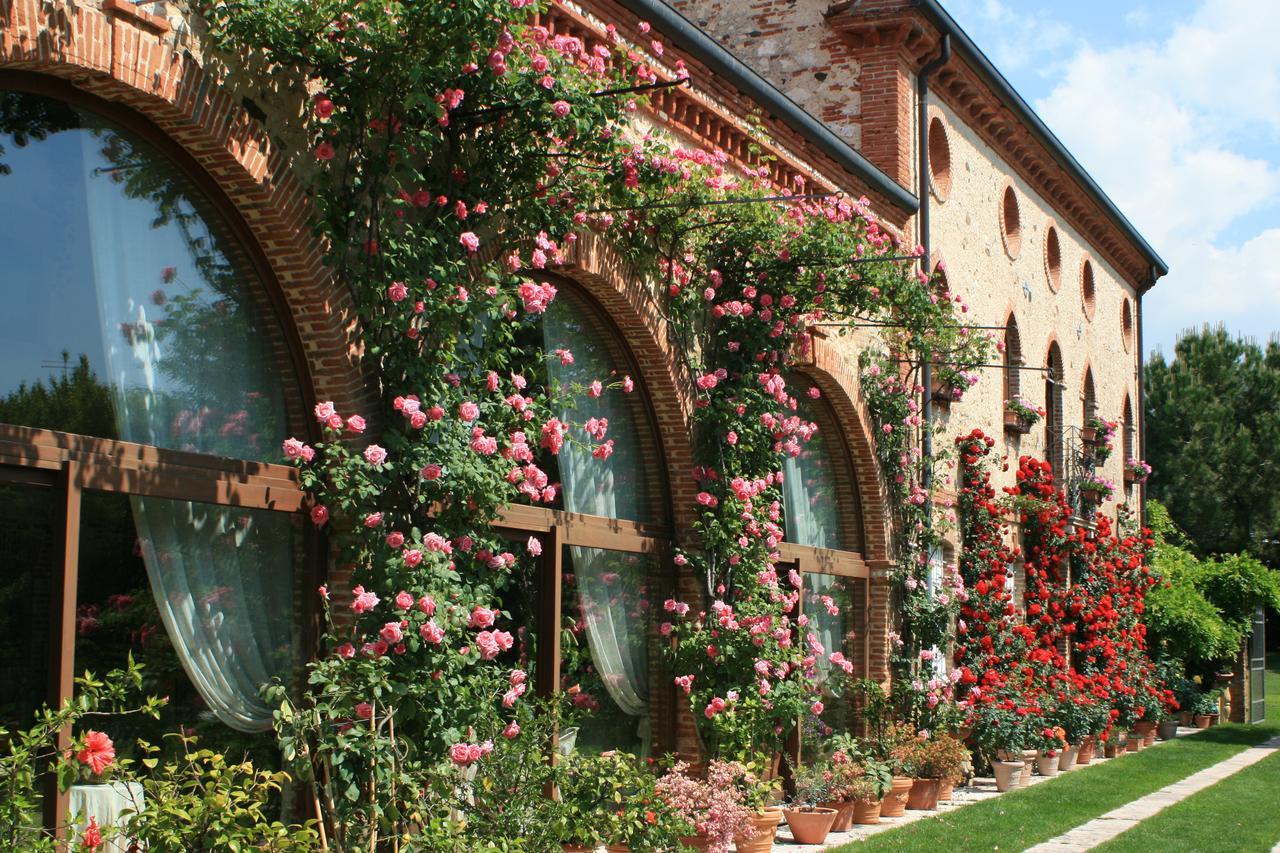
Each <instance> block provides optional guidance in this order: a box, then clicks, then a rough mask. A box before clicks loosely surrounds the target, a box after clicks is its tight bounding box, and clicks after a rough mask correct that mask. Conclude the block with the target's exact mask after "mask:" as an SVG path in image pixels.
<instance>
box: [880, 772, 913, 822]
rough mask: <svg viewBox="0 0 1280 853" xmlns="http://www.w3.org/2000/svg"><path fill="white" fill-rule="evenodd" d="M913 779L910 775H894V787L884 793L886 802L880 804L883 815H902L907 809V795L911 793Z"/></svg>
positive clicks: (881, 814)
mask: <svg viewBox="0 0 1280 853" xmlns="http://www.w3.org/2000/svg"><path fill="white" fill-rule="evenodd" d="M913 781H914V780H912V779H911V777H909V776H894V777H893V787H892V788H890V789H889V793H887V794H885V795H884V804H883V805H881V806H880V816H881V817H902V813H903V812H905V811H906V810H907V797H908V796H909V795H910V794H911V783H912V782H913Z"/></svg>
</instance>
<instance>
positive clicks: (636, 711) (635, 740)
mask: <svg viewBox="0 0 1280 853" xmlns="http://www.w3.org/2000/svg"><path fill="white" fill-rule="evenodd" d="M655 570H656V559H655V558H654V557H652V556H648V555H644V554H628V553H623V552H621V551H606V550H603V549H601V548H581V547H577V546H566V547H565V553H564V578H563V580H564V605H563V606H564V629H563V632H562V636H561V682H562V684H561V686H562V688H563V689H564V690H567V691H569V692H570V693H571V695H572V699H573V703H574V705H575V706H576V707H577V708H578V709H579V711H581V713H582V720H581V723H580V724H579V727H578V732H577V734H576V737H575V740H574V748H576V749H580V750H590V751H597V752H598V751H603V750H607V749H621V750H625V751H627V752H631V753H635V754H639V755H645V754H648V752H649V750H650V747H651V744H652V736H651V722H650V716H651V714H650V684H651V679H650V672H649V665H650V660H651V658H650V655H649V644H650V641H651V631H650V625H651V624H652V619H651V609H652V608H651V596H650V594H649V589H650V587H651V584H652V583H653V577H654V572H655Z"/></svg>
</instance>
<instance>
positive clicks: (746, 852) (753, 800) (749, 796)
mask: <svg viewBox="0 0 1280 853" xmlns="http://www.w3.org/2000/svg"><path fill="white" fill-rule="evenodd" d="M733 766H734V770H735V773H734V776H733V784H734V785H736V786H737V788H738V789H739V791H741V793H742V801H743V803H744V804H745V805H746V806H747V808H749V809H751V811H752V817H751V823H752V827H753V829H754V832H753V834H751V835H749V836H748V835H739V836H737V837H736V838H735V839H734V846H735V849H737V851H738V853H769V851H770V850H772V849H773V841H774V838H775V837H776V836H777V833H778V824H780V823H781V822H782V808H781V807H780V806H777V805H774V804H773V803H774V784H775V780H774V776H775V775H776V771H775V770H774V765H773V761H772V760H766V759H765V758H764V757H763V756H761V757H757V758H756V759H754V760H751V761H747V762H742V763H737V764H735V765H733Z"/></svg>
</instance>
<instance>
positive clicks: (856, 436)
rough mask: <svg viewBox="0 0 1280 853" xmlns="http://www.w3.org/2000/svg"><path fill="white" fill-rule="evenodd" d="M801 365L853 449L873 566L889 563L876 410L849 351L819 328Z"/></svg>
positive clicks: (865, 546)
mask: <svg viewBox="0 0 1280 853" xmlns="http://www.w3.org/2000/svg"><path fill="white" fill-rule="evenodd" d="M795 369H796V371H797V372H798V373H802V374H804V376H805V377H806V378H808V379H810V380H812V381H813V383H814V384H815V385H817V386H818V389H819V390H821V391H822V395H823V396H824V397H825V398H826V400H827V404H828V405H829V406H830V407H831V409H832V411H833V413H834V415H835V419H836V422H837V423H838V424H839V425H840V430H841V437H842V438H843V439H844V443H845V446H846V448H847V449H848V451H849V463H850V465H851V466H852V467H853V475H854V488H855V491H856V493H857V498H858V501H857V504H858V508H859V511H860V514H861V518H860V519H859V522H860V528H861V533H862V536H861V538H862V543H861V545H862V556H863V559H865V560H866V561H867V564H868V565H869V566H872V567H875V566H878V565H884V566H887V565H888V562H889V537H890V530H889V511H888V504H887V502H886V499H885V490H884V487H883V483H882V481H881V472H880V463H879V459H878V457H877V456H876V442H875V431H874V429H873V427H872V424H871V414H870V411H869V410H868V409H867V404H866V403H865V402H863V400H862V386H861V383H860V382H859V381H858V379H857V377H856V376H854V374H853V373H852V372H850V371H849V369H848V367H847V365H846V361H845V358H844V354H843V353H842V352H841V351H840V350H839V349H838V348H837V347H836V346H835V345H833V344H832V343H831V342H830V341H829V340H828V339H827V338H826V336H825V335H823V334H821V333H819V332H817V331H814V332H812V338H811V345H810V347H809V349H808V352H807V354H806V355H805V356H804V360H803V361H802V362H801V363H800V364H797V365H796V367H795Z"/></svg>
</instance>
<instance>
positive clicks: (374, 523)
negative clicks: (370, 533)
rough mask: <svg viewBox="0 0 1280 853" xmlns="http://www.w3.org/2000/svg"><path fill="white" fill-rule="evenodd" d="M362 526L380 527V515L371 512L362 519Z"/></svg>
mask: <svg viewBox="0 0 1280 853" xmlns="http://www.w3.org/2000/svg"><path fill="white" fill-rule="evenodd" d="M364 526H365V527H369V528H374V527H380V526H382V513H380V512H371V513H369V514H368V515H366V516H365V517H364Z"/></svg>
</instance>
